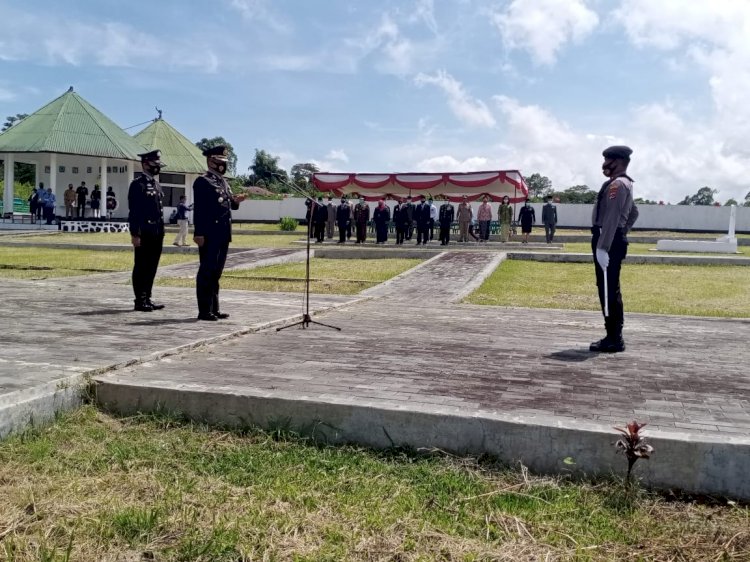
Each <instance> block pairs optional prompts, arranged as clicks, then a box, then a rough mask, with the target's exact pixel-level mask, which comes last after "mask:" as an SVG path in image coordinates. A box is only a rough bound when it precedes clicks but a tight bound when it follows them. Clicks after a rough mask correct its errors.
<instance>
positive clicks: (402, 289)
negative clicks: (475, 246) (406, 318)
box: [363, 250, 504, 303]
mask: <svg viewBox="0 0 750 562" xmlns="http://www.w3.org/2000/svg"><path fill="white" fill-rule="evenodd" d="M503 257H504V254H501V253H497V252H471V251H455V250H454V251H451V252H445V253H442V254H439V255H437V256H436V257H434V258H432V259H430V260H428V261H426V262H424V263H422V264H421V265H420V266H417V267H416V268H414V269H413V270H410V271H408V272H406V273H405V274H403V275H399V276H398V277H395V278H393V279H391V280H390V281H387V282H386V283H383V284H381V285H378V286H376V287H373V288H372V289H368V290H366V291H364V292H363V295H367V296H370V297H383V298H387V299H388V300H389V301H415V302H419V301H421V300H427V301H429V302H433V303H434V302H452V301H456V300H459V299H460V298H462V297H463V296H465V295H467V294H468V293H470V292H471V291H472V290H473V289H474V288H476V287H477V286H478V285H479V284H480V283H481V281H482V280H483V279H484V277H486V276H487V275H489V274H490V273H491V272H492V271H493V270H494V269H495V267H497V265H498V264H499V263H500V261H501V260H502V258H503Z"/></svg>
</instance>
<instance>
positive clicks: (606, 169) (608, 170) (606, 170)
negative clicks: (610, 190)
mask: <svg viewBox="0 0 750 562" xmlns="http://www.w3.org/2000/svg"><path fill="white" fill-rule="evenodd" d="M615 167H616V166H615V163H614V162H610V163H609V164H602V174H604V175H605V176H607V177H609V176H611V175H612V174H613V173H614V171H615Z"/></svg>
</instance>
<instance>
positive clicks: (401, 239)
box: [396, 224, 406, 244]
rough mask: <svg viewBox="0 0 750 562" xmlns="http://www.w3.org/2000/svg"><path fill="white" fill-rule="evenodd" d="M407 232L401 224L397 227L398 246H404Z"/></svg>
mask: <svg viewBox="0 0 750 562" xmlns="http://www.w3.org/2000/svg"><path fill="white" fill-rule="evenodd" d="M405 232H406V227H405V226H403V225H400V224H397V225H396V244H403V243H404V233H405Z"/></svg>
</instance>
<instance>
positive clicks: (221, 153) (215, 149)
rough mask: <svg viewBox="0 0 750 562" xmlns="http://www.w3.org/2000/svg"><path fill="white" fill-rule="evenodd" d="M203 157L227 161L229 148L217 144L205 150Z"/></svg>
mask: <svg viewBox="0 0 750 562" xmlns="http://www.w3.org/2000/svg"><path fill="white" fill-rule="evenodd" d="M203 156H206V157H209V158H218V159H220V160H221V159H223V160H227V147H226V146H224V145H223V144H217V145H216V146H212V147H211V148H207V149H206V150H204V151H203Z"/></svg>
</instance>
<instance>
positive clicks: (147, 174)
mask: <svg viewBox="0 0 750 562" xmlns="http://www.w3.org/2000/svg"><path fill="white" fill-rule="evenodd" d="M138 156H139V157H140V158H141V166H142V167H143V174H142V175H141V176H140V177H137V178H136V179H134V180H133V181H132V182H131V183H130V188H129V189H128V206H129V212H128V224H129V227H130V241H131V242H132V244H133V248H134V250H135V259H134V263H133V293H134V294H135V310H138V311H141V312H151V311H153V310H160V309H162V308H164V305H163V304H156V303H154V302H153V301H152V300H151V289H152V287H153V286H154V277H156V270H157V268H158V267H159V259H160V258H161V249H162V244H163V242H164V211H163V209H162V202H161V200H162V196H163V193H162V190H161V187H160V186H159V182H158V181H157V180H156V177H155V176H158V175H159V172H160V171H161V169H162V168H163V167H164V164H163V163H162V161H161V153H160V152H159V151H158V150H152V151H151V152H146V153H144V154H139V155H138ZM79 189H80V188H79Z"/></svg>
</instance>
